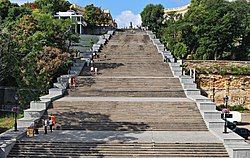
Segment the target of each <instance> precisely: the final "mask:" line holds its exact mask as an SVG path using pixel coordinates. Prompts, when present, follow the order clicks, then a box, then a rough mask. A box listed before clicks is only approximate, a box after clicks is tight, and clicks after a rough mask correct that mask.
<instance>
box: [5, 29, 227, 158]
mask: <svg viewBox="0 0 250 158" xmlns="http://www.w3.org/2000/svg"><path fill="white" fill-rule="evenodd" d="M153 42H154V43H157V42H158V43H159V41H153ZM153 42H152V41H151V40H150V38H149V36H148V35H147V34H146V32H144V31H132V30H126V31H121V32H116V34H115V35H114V36H113V37H112V38H111V40H109V42H108V44H107V45H105V46H103V47H102V51H101V53H98V55H99V58H96V59H94V61H93V62H92V63H91V64H90V65H89V66H88V67H84V69H83V71H82V72H81V73H80V74H81V76H78V78H77V87H76V88H75V89H69V90H68V96H66V97H64V98H61V99H59V100H57V101H54V102H53V105H52V107H51V108H50V109H49V110H48V111H47V112H48V114H52V113H53V114H56V116H57V125H56V129H57V130H55V131H54V132H52V133H49V134H48V135H46V136H43V135H42V136H41V135H39V136H37V137H36V138H34V139H33V140H31V139H28V138H27V139H23V140H22V141H19V142H17V143H16V145H15V146H14V148H13V149H12V151H11V153H10V154H9V157H60V158H63V157H179V158H184V157H228V153H227V151H226V150H225V148H224V146H223V143H222V142H221V141H220V140H219V139H218V138H216V137H215V136H214V135H213V134H211V133H210V132H209V131H208V129H207V126H208V125H206V124H205V122H204V120H203V117H202V115H201V113H200V110H199V108H203V109H206V107H204V106H197V105H196V103H195V102H194V101H192V100H191V99H188V98H187V97H186V92H185V90H184V89H183V88H182V87H183V86H182V85H181V82H180V81H184V80H185V78H183V79H179V77H178V76H177V75H176V74H173V73H172V69H171V68H170V66H169V64H168V63H164V62H163V58H162V55H161V54H160V53H158V51H159V50H162V49H163V48H162V46H161V45H160V46H157V47H156V46H154V45H153ZM171 60H172V58H171ZM91 66H93V67H94V68H97V69H98V72H97V73H93V72H90V67H91ZM187 82H189V80H187ZM190 84H192V83H190ZM191 86H192V85H191ZM190 93H191V92H190ZM192 93H196V92H192ZM206 116H207V117H210V116H211V117H213V114H210V113H209V114H206Z"/></svg>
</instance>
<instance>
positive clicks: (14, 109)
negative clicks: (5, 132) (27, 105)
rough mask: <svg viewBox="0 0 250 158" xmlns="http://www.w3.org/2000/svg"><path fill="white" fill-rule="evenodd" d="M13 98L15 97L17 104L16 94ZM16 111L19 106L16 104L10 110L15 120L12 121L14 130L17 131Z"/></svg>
mask: <svg viewBox="0 0 250 158" xmlns="http://www.w3.org/2000/svg"><path fill="white" fill-rule="evenodd" d="M14 98H15V100H16V104H17V102H18V96H17V95H15V96H14ZM18 111H19V107H18V106H17V105H16V106H15V107H13V108H12V112H13V113H14V118H15V122H14V131H15V132H16V131H18V130H17V113H18Z"/></svg>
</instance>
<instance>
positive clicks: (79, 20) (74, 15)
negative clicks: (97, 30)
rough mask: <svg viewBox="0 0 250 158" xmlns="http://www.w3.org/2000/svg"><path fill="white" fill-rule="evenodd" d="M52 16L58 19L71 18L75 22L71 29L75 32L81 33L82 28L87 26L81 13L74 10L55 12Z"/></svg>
mask: <svg viewBox="0 0 250 158" xmlns="http://www.w3.org/2000/svg"><path fill="white" fill-rule="evenodd" d="M54 17H56V18H58V19H72V20H73V21H75V22H76V25H75V28H73V30H74V31H75V33H79V34H83V28H84V27H85V26H87V23H86V22H85V21H84V18H83V15H82V14H81V13H78V12H76V11H74V10H69V11H67V12H57V13H56V15H54Z"/></svg>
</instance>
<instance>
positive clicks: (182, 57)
mask: <svg viewBox="0 0 250 158" xmlns="http://www.w3.org/2000/svg"><path fill="white" fill-rule="evenodd" d="M181 75H182V76H183V75H184V54H182V55H181Z"/></svg>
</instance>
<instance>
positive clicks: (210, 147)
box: [8, 141, 228, 157]
mask: <svg viewBox="0 0 250 158" xmlns="http://www.w3.org/2000/svg"><path fill="white" fill-rule="evenodd" d="M45 151H46V152H45ZM46 156H47V157H69V156H70V157H79V156H84V157H100V156H101V157H133V156H136V157H228V154H227V152H226V150H225V149H224V146H223V144H220V143H91V142H90V143H84V142H83V143H79V142H67V143H66V142H32V141H27V142H17V143H16V144H15V146H14V148H13V149H12V151H11V152H10V154H9V156H8V157H46Z"/></svg>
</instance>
